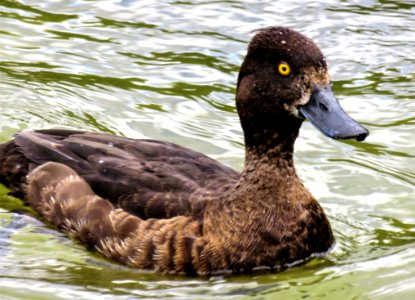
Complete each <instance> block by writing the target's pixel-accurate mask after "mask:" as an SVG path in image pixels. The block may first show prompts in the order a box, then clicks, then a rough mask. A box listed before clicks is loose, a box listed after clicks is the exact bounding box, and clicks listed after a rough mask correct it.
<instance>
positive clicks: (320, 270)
mask: <svg viewBox="0 0 415 300" xmlns="http://www.w3.org/2000/svg"><path fill="white" fill-rule="evenodd" d="M269 25H285V26H290V27H292V28H295V29H296V30H299V31H301V32H303V33H305V34H306V35H308V36H309V37H311V38H313V39H314V40H315V41H316V42H317V44H318V45H319V46H320V47H321V48H322V50H323V52H324V53H325V55H326V57H327V60H328V63H329V67H330V72H331V75H332V79H333V81H334V90H335V93H336V94H337V96H338V98H339V100H340V101H341V103H342V104H343V106H344V107H345V109H346V110H347V111H348V112H349V113H350V114H351V115H352V116H353V118H355V119H357V120H359V121H361V122H362V123H363V124H364V125H365V126H366V127H367V128H369V130H370V131H371V135H370V136H369V137H368V139H367V140H366V141H365V142H364V143H357V142H353V141H351V142H349V141H346V142H340V141H334V140H330V139H328V138H326V137H324V136H323V135H321V134H320V133H319V132H317V130H315V129H314V128H313V127H312V126H311V125H310V124H309V123H305V124H304V126H303V127H302V130H301V134H300V138H299V139H298V141H297V144H296V163H297V170H298V173H299V175H300V176H301V178H302V179H303V182H304V184H305V185H306V186H307V187H308V188H309V189H310V190H311V191H312V193H313V194H314V195H315V196H316V198H318V199H319V200H320V202H321V204H322V206H323V207H324V209H325V210H326V212H327V214H328V216H329V219H330V221H331V223H332V227H333V229H334V231H335V236H336V240H337V243H336V245H335V247H334V249H333V250H332V251H331V253H330V254H329V255H327V256H326V257H325V258H321V259H315V260H313V261H311V262H310V263H308V264H306V265H305V266H301V267H296V268H293V269H290V270H287V271H285V272H282V273H279V274H257V275H248V276H232V277H212V278H186V277H172V276H162V275H159V274H154V273H149V272H147V273H145V272H141V271H137V270H133V269H129V268H126V267H124V266H121V265H119V264H116V263H114V262H111V261H108V260H106V259H104V258H103V257H101V256H100V255H98V254H96V253H92V252H88V251H87V250H85V248H84V247H83V246H82V245H80V244H78V243H77V242H75V241H72V240H70V239H68V238H66V237H65V236H64V235H63V234H61V233H59V232H58V231H56V230H54V229H53V228H50V227H48V226H46V225H44V224H43V223H42V222H40V221H37V220H36V219H35V218H33V217H31V216H29V215H22V214H17V213H14V211H17V210H18V211H20V210H25V209H26V208H25V207H24V206H23V205H22V203H21V202H20V201H19V200H17V199H14V198H11V197H8V196H6V195H5V193H6V190H4V189H0V194H1V196H0V299H2V300H3V299H4V300H6V299H98V298H99V299H140V298H145V299H399V300H404V299H415V279H414V278H415V127H414V125H415V55H414V53H415V29H414V28H415V1H411V0H407V1H388V0H377V1H376V0H343V1H334V0H329V1H292V0H284V1H273V0H266V1H254V0H252V1H144V0H136V1H133V0H124V1H122V0H121V1H115V0H113V1H110V0H102V1H101V0H100V1H87V0H84V1H82V0H76V1H52V0H50V1H34V0H27V1H9V0H0V91H1V93H0V142H4V141H7V140H9V139H10V138H11V136H12V135H13V133H15V132H17V131H20V130H29V129H35V128H50V127H55V128H57V127H59V128H76V129H84V130H97V131H105V132H110V133H115V134H119V135H124V136H129V137H135V138H141V137H148V138H153V139H162V140H169V141H173V142H175V143H178V144H181V145H186V146H188V147H190V148H193V149H195V150H198V151H201V152H204V153H206V154H208V155H209V156H211V157H213V158H216V159H218V160H220V161H222V162H224V163H226V164H228V165H230V166H232V167H234V168H236V169H241V167H242V164H243V154H244V152H243V145H242V143H243V139H242V132H241V129H240V126H239V121H238V118H237V115H236V113H235V107H234V92H235V81H236V77H237V72H238V69H239V65H240V63H241V61H242V58H243V56H244V53H245V50H246V46H247V43H248V41H249V39H250V37H251V36H252V33H251V31H252V30H254V29H256V28H259V27H264V26H269ZM26 210H27V209H26Z"/></svg>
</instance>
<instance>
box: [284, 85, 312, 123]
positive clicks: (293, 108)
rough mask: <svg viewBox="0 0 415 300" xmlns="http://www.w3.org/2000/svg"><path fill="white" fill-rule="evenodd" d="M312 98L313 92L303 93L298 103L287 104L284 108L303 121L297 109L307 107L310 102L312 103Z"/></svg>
mask: <svg viewBox="0 0 415 300" xmlns="http://www.w3.org/2000/svg"><path fill="white" fill-rule="evenodd" d="M310 97H311V91H310V90H307V91H306V92H304V93H303V95H302V97H301V98H300V99H298V100H297V101H294V102H293V103H292V104H290V105H289V104H287V103H284V108H285V110H286V111H288V112H290V114H292V115H294V116H296V117H297V118H301V119H303V117H302V116H301V115H300V112H299V111H298V109H297V107H298V106H302V105H306V104H307V103H308V101H310Z"/></svg>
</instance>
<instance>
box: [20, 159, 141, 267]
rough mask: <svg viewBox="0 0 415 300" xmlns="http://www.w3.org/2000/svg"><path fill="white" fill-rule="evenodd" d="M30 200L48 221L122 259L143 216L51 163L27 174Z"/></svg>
mask: <svg viewBox="0 0 415 300" xmlns="http://www.w3.org/2000/svg"><path fill="white" fill-rule="evenodd" d="M26 189H27V200H28V202H29V204H30V206H31V207H33V208H34V209H35V210H36V211H37V212H38V213H39V214H41V215H42V216H43V217H44V218H45V219H46V220H47V221H49V222H50V223H52V224H53V225H55V226H57V227H58V228H59V229H61V230H63V231H67V232H68V233H69V234H71V235H73V236H74V237H75V238H77V239H79V240H81V241H82V242H84V243H86V244H87V245H88V246H89V247H93V248H95V249H97V250H98V251H100V252H103V253H104V255H106V256H108V257H111V258H114V259H117V260H119V261H123V260H124V258H125V257H128V253H126V251H128V249H129V247H127V245H125V241H126V239H127V238H128V237H129V236H130V235H131V234H132V233H133V232H134V231H135V230H137V228H138V226H139V224H140V223H141V221H142V220H141V219H139V218H137V217H135V216H132V215H130V214H127V213H126V212H125V211H123V210H121V209H115V208H114V206H113V205H112V204H111V203H110V202H109V201H108V200H105V199H103V198H101V197H99V196H97V195H95V193H94V192H93V190H92V189H91V188H90V186H89V185H88V183H87V182H86V181H85V180H84V179H83V178H81V177H80V176H79V175H78V174H77V173H76V172H75V171H74V170H72V169H71V168H70V167H68V166H66V165H64V164H60V163H55V162H48V163H45V164H43V165H41V166H39V167H37V168H36V169H34V170H33V171H32V172H30V174H29V175H28V176H27V188H26Z"/></svg>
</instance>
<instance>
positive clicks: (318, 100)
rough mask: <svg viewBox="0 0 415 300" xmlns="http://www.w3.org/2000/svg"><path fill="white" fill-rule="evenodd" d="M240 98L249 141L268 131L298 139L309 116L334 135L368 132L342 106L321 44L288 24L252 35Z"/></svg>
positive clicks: (354, 135)
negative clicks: (332, 84) (334, 92)
mask: <svg viewBox="0 0 415 300" xmlns="http://www.w3.org/2000/svg"><path fill="white" fill-rule="evenodd" d="M236 104H237V109H238V113H239V116H240V118H241V123H242V127H243V129H244V132H245V141H246V142H247V143H248V144H249V143H258V142H260V141H258V140H257V138H254V137H255V136H261V132H264V131H266V132H270V131H275V132H276V134H278V135H279V136H282V138H287V137H288V136H292V137H294V139H295V137H296V136H297V134H298V130H299V127H300V125H301V123H302V120H303V119H304V118H307V119H309V120H310V121H311V123H312V124H313V125H315V126H316V127H317V128H318V129H320V130H321V131H322V132H323V133H324V134H326V135H327V136H330V137H333V138H354V139H357V140H363V139H364V138H365V137H366V136H367V134H368V132H367V130H366V129H364V128H363V127H361V126H360V125H359V124H358V123H356V122H355V121H353V120H352V119H351V118H350V117H349V116H348V115H347V114H346V113H345V112H344V111H343V110H342V109H341V107H340V105H339V103H338V101H337V100H336V98H335V96H334V94H333V92H332V89H331V82H330V76H329V74H328V72H327V64H326V61H325V59H324V56H323V54H322V53H321V51H320V49H319V48H318V47H317V45H316V44H315V43H314V42H313V41H312V40H311V39H309V38H307V37H305V36H304V35H302V34H300V33H298V32H296V31H293V30H291V29H288V28H284V27H268V28H265V29H261V30H259V31H258V33H257V34H256V35H255V36H254V38H253V39H252V41H251V43H250V44H249V47H248V53H247V55H246V57H245V60H244V62H243V64H242V66H241V70H240V73H239V78H238V91H237V97H236ZM267 136H268V138H269V137H270V136H271V135H269V134H268V135H267Z"/></svg>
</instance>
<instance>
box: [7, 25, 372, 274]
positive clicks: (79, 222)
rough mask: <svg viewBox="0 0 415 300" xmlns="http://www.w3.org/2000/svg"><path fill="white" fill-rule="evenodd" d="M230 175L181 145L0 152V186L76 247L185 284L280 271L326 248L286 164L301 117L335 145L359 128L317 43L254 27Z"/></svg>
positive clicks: (43, 142) (80, 135) (41, 139)
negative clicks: (188, 279)
mask: <svg viewBox="0 0 415 300" xmlns="http://www.w3.org/2000/svg"><path fill="white" fill-rule="evenodd" d="M236 110H237V113H238V115H239V119H240V124H241V127H242V130H243V134H244V144H245V162H244V167H243V169H242V171H241V172H237V171H235V170H233V169H232V168H230V167H228V166H226V165H224V164H222V163H220V162H219V161H216V160H214V159H212V158H210V157H208V156H206V155H204V154H202V153H199V152H197V151H194V150H191V149H188V148H185V147H182V146H180V145H177V144H174V143H169V142H164V141H158V140H151V139H130V138H126V137H120V136H115V135H110V134H107V133H100V132H84V131H79V130H71V129H40V130H34V131H26V132H25V131H23V132H19V133H17V134H15V136H14V137H13V138H12V139H11V140H10V141H7V142H5V143H3V144H0V182H1V183H2V184H4V185H5V186H7V187H9V189H10V194H12V195H15V196H18V197H20V198H21V199H23V201H25V203H26V204H27V205H29V206H30V207H32V208H33V209H34V210H35V211H36V212H37V213H38V214H39V216H40V218H42V219H43V220H45V222H47V223H49V224H51V225H52V226H54V227H55V228H57V229H58V230H60V231H63V232H65V233H67V234H68V236H70V237H71V238H73V239H76V240H78V241H80V242H81V243H83V244H85V246H86V247H87V249H90V250H94V251H98V252H100V253H102V254H103V255H104V256H105V257H107V258H109V259H112V260H115V261H117V262H120V263H123V264H126V265H129V266H131V267H134V268H138V269H143V270H152V271H155V272H160V273H165V274H183V275H186V276H198V275H211V274H222V273H237V274H239V273H251V272H255V271H257V270H270V271H272V270H283V269H285V268H288V267H291V266H293V265H298V264H301V263H304V262H306V261H308V260H309V259H311V258H312V257H315V256H318V255H324V254H325V253H327V252H328V251H330V249H331V248H332V246H333V243H334V236H333V232H332V229H331V226H330V223H329V220H328V218H327V216H326V214H325V213H324V211H323V209H322V207H321V206H320V204H319V203H318V201H317V200H316V199H315V198H314V197H313V196H312V194H311V193H310V192H309V191H308V190H307V189H306V187H305V186H304V184H303V183H302V181H301V180H300V178H299V177H298V175H297V173H296V170H295V166H294V159H293V153H294V143H295V140H296V139H297V137H298V134H299V130H300V127H301V125H302V123H303V122H304V120H306V119H307V120H308V121H309V122H311V124H312V125H314V126H315V127H316V128H317V129H318V130H320V131H321V132H322V133H323V134H325V135H326V136H328V137H331V138H334V139H355V140H357V141H363V140H364V139H365V138H366V137H367V136H368V134H369V132H368V130H367V129H366V128H365V127H363V126H362V125H360V124H359V123H358V122H357V121H355V120H354V119H352V118H351V117H350V116H349V115H348V114H347V113H346V112H345V111H344V110H343V109H342V107H341V106H340V103H339V102H338V100H337V99H336V97H335V95H334V92H333V89H332V82H331V78H330V75H329V73H328V67H327V62H326V59H325V57H324V55H323V54H322V52H321V50H320V49H319V47H318V46H317V45H316V44H315V43H314V42H313V41H312V40H311V39H310V38H308V37H306V36H305V35H303V34H302V33H300V32H297V31H295V30H293V29H290V28H286V27H279V26H271V27H266V28H261V29H258V30H256V31H255V34H254V36H253V38H252V39H251V41H250V43H249V45H248V49H247V53H246V55H245V57H244V59H243V62H242V65H241V67H240V71H239V75H238V78H237V89H236Z"/></svg>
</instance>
